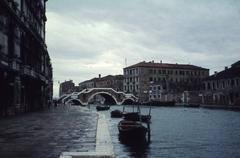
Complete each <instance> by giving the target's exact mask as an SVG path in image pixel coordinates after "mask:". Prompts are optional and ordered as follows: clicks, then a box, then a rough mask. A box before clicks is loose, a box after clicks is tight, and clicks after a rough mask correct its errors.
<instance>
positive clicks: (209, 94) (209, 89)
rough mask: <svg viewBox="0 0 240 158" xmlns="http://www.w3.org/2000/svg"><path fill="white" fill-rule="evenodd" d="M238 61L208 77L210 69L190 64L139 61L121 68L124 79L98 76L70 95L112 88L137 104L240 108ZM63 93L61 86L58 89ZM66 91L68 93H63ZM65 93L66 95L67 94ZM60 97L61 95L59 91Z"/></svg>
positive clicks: (83, 83) (120, 76)
mask: <svg viewBox="0 0 240 158" xmlns="http://www.w3.org/2000/svg"><path fill="white" fill-rule="evenodd" d="M239 65H240V61H238V62H236V63H234V64H233V65H232V66H231V68H225V70H224V71H222V72H219V73H215V74H214V75H212V76H209V69H206V68H202V67H199V66H195V65H190V64H169V63H162V62H160V63H155V62H154V61H151V62H145V61H144V62H140V63H137V64H135V65H131V66H129V67H126V68H124V69H123V76H122V75H117V76H111V75H109V76H105V77H102V78H101V76H99V77H98V78H93V79H91V80H87V81H84V82H82V83H80V84H79V86H77V87H74V84H73V83H72V81H68V82H65V83H64V84H69V85H71V87H72V88H66V89H68V91H69V89H71V90H70V92H73V91H81V90H83V89H86V88H100V87H101V88H103V87H104V88H113V89H115V90H117V91H123V92H125V93H131V94H134V95H135V96H137V97H138V98H139V102H141V103H144V102H149V101H160V102H165V101H175V102H177V103H183V104H216V105H219V104H221V105H237V104H238V105H240V103H239V102H240V92H239V91H240V79H239V76H240V66H239ZM61 89H62V90H63V89H64V88H63V85H61V86H60V90H61ZM65 92H67V91H66V90H65ZM70 92H67V93H70ZM60 94H62V92H60Z"/></svg>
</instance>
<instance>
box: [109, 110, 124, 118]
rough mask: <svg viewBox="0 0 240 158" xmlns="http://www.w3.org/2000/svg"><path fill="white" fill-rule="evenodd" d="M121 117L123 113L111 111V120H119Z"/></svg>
mask: <svg viewBox="0 0 240 158" xmlns="http://www.w3.org/2000/svg"><path fill="white" fill-rule="evenodd" d="M122 116H123V113H122V111H120V110H113V111H112V112H111V117H113V118H121V117H122Z"/></svg>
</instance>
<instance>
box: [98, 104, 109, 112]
mask: <svg viewBox="0 0 240 158" xmlns="http://www.w3.org/2000/svg"><path fill="white" fill-rule="evenodd" d="M96 109H97V111H103V110H109V109H110V106H109V105H108V106H104V105H98V106H96Z"/></svg>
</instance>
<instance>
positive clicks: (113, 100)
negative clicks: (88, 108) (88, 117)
mask: <svg viewBox="0 0 240 158" xmlns="http://www.w3.org/2000/svg"><path fill="white" fill-rule="evenodd" d="M96 95H101V96H102V97H103V98H104V99H105V103H106V104H110V105H116V104H118V101H117V99H116V98H115V97H114V96H113V95H112V94H110V93H108V92H97V93H94V94H92V95H91V96H90V97H89V98H88V100H87V102H88V103H89V102H90V100H91V99H93V97H94V96H96ZM106 101H107V102H106Z"/></svg>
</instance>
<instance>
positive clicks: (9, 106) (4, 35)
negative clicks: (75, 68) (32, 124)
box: [0, 0, 53, 116]
mask: <svg viewBox="0 0 240 158" xmlns="http://www.w3.org/2000/svg"><path fill="white" fill-rule="evenodd" d="M45 12H46V0H38V1H31V0H1V1H0V84H1V86H0V87H1V88H0V96H1V100H0V113H1V114H0V115H1V116H6V115H14V114H16V113H22V112H27V111H33V110H38V109H41V108H43V107H44V106H45V105H46V104H47V102H48V101H49V100H52V91H53V90H52V85H53V84H52V65H51V61H50V57H49V54H48V51H47V46H46V44H45V23H46V20H47V19H46V16H45Z"/></svg>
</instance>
